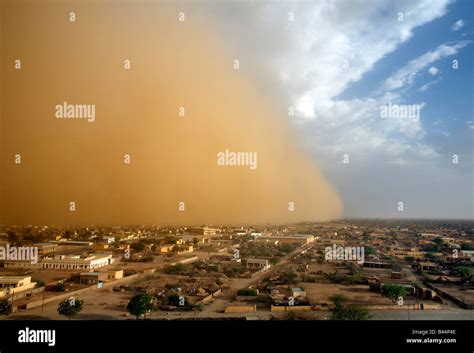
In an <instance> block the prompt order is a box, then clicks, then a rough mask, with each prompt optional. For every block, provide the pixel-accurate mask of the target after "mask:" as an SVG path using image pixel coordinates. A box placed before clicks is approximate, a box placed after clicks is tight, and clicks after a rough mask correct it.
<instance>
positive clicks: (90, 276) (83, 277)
mask: <svg viewBox="0 0 474 353" xmlns="http://www.w3.org/2000/svg"><path fill="white" fill-rule="evenodd" d="M106 279H107V273H103V272H84V273H81V274H80V277H79V281H80V283H81V284H97V283H99V282H104V281H105V280H106Z"/></svg>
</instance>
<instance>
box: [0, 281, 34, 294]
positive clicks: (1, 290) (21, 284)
mask: <svg viewBox="0 0 474 353" xmlns="http://www.w3.org/2000/svg"><path fill="white" fill-rule="evenodd" d="M35 286H36V282H31V276H0V298H1V297H4V296H6V295H13V294H16V293H19V292H24V291H26V290H30V289H33V288H34V287H35Z"/></svg>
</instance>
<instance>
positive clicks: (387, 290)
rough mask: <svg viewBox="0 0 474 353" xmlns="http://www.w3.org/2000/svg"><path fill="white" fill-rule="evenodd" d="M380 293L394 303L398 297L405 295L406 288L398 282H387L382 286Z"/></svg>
mask: <svg viewBox="0 0 474 353" xmlns="http://www.w3.org/2000/svg"><path fill="white" fill-rule="evenodd" d="M382 294H383V295H385V296H386V297H387V298H389V299H391V300H392V301H393V302H394V303H395V302H396V301H397V299H398V298H399V297H404V296H405V295H407V290H406V288H405V287H403V286H401V285H399V284H395V283H387V284H385V285H384V286H383V287H382Z"/></svg>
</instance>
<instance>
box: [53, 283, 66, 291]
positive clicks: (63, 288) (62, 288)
mask: <svg viewBox="0 0 474 353" xmlns="http://www.w3.org/2000/svg"><path fill="white" fill-rule="evenodd" d="M54 290H55V291H56V292H64V291H65V290H66V287H65V286H64V283H62V282H58V284H56V287H55V288H54Z"/></svg>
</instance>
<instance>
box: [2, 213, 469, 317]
mask: <svg viewBox="0 0 474 353" xmlns="http://www.w3.org/2000/svg"><path fill="white" fill-rule="evenodd" d="M473 225H474V222H472V221H461V220H394V219H393V220H376V219H368V220H362V219H350V220H340V221H334V222H327V223H298V224H288V225H278V226H276V225H275V226H270V225H266V226H240V225H239V226H208V225H206V226H189V227H183V226H175V227H171V226H128V227H125V226H116V227H112V226H111V227H105V226H89V227H51V226H49V227H47V226H44V227H38V226H8V227H7V226H0V249H1V250H0V255H1V256H0V314H1V315H0V318H1V319H2V320H5V319H7V320H11V319H66V318H69V319H71V318H73V319H75V320H80V319H87V320H91V319H101V320H103V319H105V320H131V319H133V320H134V319H139V320H143V319H159V320H174V319H187V320H199V319H207V320H209V319H215V320H230V319H232V320H290V319H292V320H295V319H297V320H308V319H309V320H330V319H332V320H367V319H388V320H392V319H395V320H396V319H401V320H406V319H428V320H431V319H432V320H437V319H461V320H472V319H474V310H473V309H474V227H473Z"/></svg>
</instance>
